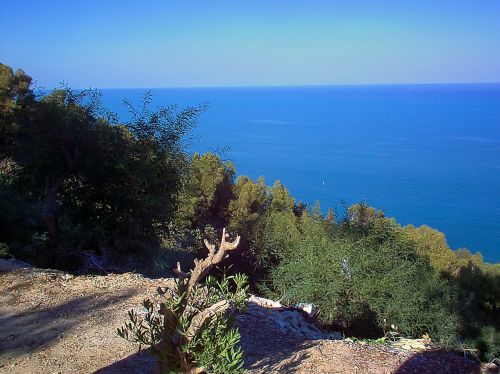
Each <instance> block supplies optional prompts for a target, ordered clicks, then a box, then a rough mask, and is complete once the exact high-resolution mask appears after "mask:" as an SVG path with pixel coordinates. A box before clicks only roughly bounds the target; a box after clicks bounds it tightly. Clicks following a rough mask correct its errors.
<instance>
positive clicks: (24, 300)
mask: <svg viewBox="0 0 500 374" xmlns="http://www.w3.org/2000/svg"><path fill="white" fill-rule="evenodd" d="M3 265H5V262H4V263H3ZM171 281H172V280H169V279H156V280H150V279H146V278H143V277H141V276H139V275H136V274H131V273H127V274H121V275H116V274H113V275H107V276H78V277H72V276H69V275H67V274H64V273H61V272H55V271H48V270H37V269H12V267H9V266H2V264H0V373H23V374H24V373H94V372H97V373H155V372H157V365H156V363H155V360H154V359H153V358H152V357H151V356H150V355H149V354H148V352H140V353H138V352H137V347H136V346H134V345H133V344H131V343H128V342H127V341H125V340H123V339H121V338H119V337H117V336H116V334H115V331H116V328H117V327H119V326H121V325H122V324H123V323H124V322H125V321H126V319H127V311H128V310H129V309H131V308H139V306H140V303H141V302H142V300H143V299H144V298H148V297H149V298H153V297H155V295H156V288H157V287H158V286H166V285H167V284H169V283H170V282H171ZM271 313H274V312H273V311H269V310H252V309H251V311H250V313H248V314H246V315H241V316H238V325H239V328H240V332H241V335H242V341H241V343H242V348H243V350H244V352H245V366H246V368H247V369H248V372H249V373H397V374H407V373H450V374H451V373H453V374H457V373H474V372H478V365H477V364H476V363H475V362H474V361H472V360H469V359H467V358H464V357H463V356H460V355H457V354H454V353H449V352H436V351H426V352H424V353H417V352H411V351H397V350H393V349H388V348H383V347H372V346H369V345H366V344H360V343H352V342H346V341H342V340H337V341H336V340H305V338H304V337H303V336H299V335H297V334H294V333H290V332H289V331H287V330H286V329H283V328H282V327H283V326H277V325H276V323H275V320H276V319H275V318H272V314H271Z"/></svg>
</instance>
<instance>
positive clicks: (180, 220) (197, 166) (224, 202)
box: [175, 152, 235, 227]
mask: <svg viewBox="0 0 500 374" xmlns="http://www.w3.org/2000/svg"><path fill="white" fill-rule="evenodd" d="M234 173H235V171H234V166H233V164H232V163H230V162H224V161H222V160H221V159H220V157H218V156H217V155H216V154H214V153H211V152H207V153H205V154H203V155H200V154H198V153H195V154H194V155H193V157H192V158H191V162H190V164H189V169H188V173H187V175H186V177H185V178H184V180H183V181H182V188H181V190H180V193H179V204H178V211H177V214H176V220H175V223H176V224H177V225H180V226H187V227H202V226H204V225H206V224H212V225H213V224H217V223H218V224H220V225H224V224H225V223H226V221H227V209H228V204H229V201H230V200H231V197H232V191H231V188H232V183H233V177H234ZM217 226H218V225H217Z"/></svg>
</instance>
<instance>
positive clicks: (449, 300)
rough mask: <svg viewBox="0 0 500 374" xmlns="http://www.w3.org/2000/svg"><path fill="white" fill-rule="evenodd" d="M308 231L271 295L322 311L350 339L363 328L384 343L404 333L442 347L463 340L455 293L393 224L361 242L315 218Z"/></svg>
mask: <svg viewBox="0 0 500 374" xmlns="http://www.w3.org/2000/svg"><path fill="white" fill-rule="evenodd" d="M301 225H302V228H301V232H302V237H301V240H300V242H299V243H298V245H296V246H290V247H288V248H283V249H281V250H280V252H279V254H278V256H279V264H278V265H277V267H276V268H274V269H273V270H271V278H270V280H271V282H270V289H271V291H270V292H271V293H273V294H274V295H275V296H276V297H278V296H279V297H283V298H284V300H285V301H287V302H289V303H296V302H311V303H314V304H317V305H318V307H319V313H320V317H321V319H322V320H323V321H324V322H326V323H334V324H339V325H341V326H344V327H345V328H346V330H348V331H353V330H354V331H356V327H357V326H358V327H362V329H363V330H364V334H367V333H368V334H369V335H373V336H377V335H378V336H380V334H383V332H384V330H385V329H387V328H388V326H390V325H396V326H397V328H398V330H399V332H400V333H402V334H404V335H407V336H419V335H421V334H423V333H429V334H431V336H432V337H433V338H435V339H436V340H440V341H442V342H449V341H451V340H453V339H454V338H455V337H456V331H455V329H456V326H457V322H458V321H457V318H456V313H455V311H454V310H453V308H454V303H453V302H454V298H453V292H452V289H451V287H450V285H448V284H446V283H445V282H444V281H441V280H440V279H439V275H438V274H437V272H436V271H435V270H434V269H432V268H431V267H430V265H429V263H428V260H427V259H425V258H421V257H419V256H418V255H417V254H416V253H415V250H414V248H413V247H412V246H411V243H410V242H409V241H407V240H404V239H403V238H402V237H401V235H400V234H399V232H398V228H397V227H393V226H392V225H391V224H390V222H389V223H387V222H386V223H384V224H383V226H384V227H385V228H384V230H381V227H380V226H379V227H377V228H376V229H369V231H367V235H365V236H362V237H359V238H358V237H353V236H349V235H347V236H346V235H344V236H332V235H331V234H329V233H328V232H327V230H326V229H325V225H324V224H323V223H322V222H320V221H318V220H314V219H311V218H303V219H302V220H301ZM367 329H368V331H367ZM370 329H371V331H370ZM370 332H371V334H370Z"/></svg>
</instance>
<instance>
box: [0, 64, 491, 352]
mask: <svg viewBox="0 0 500 374" xmlns="http://www.w3.org/2000/svg"><path fill="white" fill-rule="evenodd" d="M150 99H151V98H150V96H149V95H146V96H145V97H144V103H143V104H144V105H143V106H142V107H140V108H134V107H133V106H131V105H128V104H127V105H128V108H129V110H130V113H131V116H130V117H131V119H130V121H129V122H127V123H121V122H119V121H118V120H117V118H116V116H114V115H113V114H111V113H108V112H107V111H106V110H104V108H103V107H102V106H101V104H100V101H99V95H98V94H97V93H95V92H90V91H83V92H74V91H72V90H70V89H69V88H67V87H62V88H61V89H57V90H54V91H53V92H52V93H50V94H48V95H45V96H43V97H42V96H40V97H39V96H37V95H35V93H34V91H33V90H32V87H31V78H30V77H29V76H27V75H26V74H24V72H22V71H17V72H13V71H12V69H10V68H9V67H8V66H6V65H0V256H2V257H9V256H14V257H16V258H19V259H22V260H25V261H29V262H32V263H34V264H36V265H38V266H45V267H56V268H61V269H65V270H71V271H75V272H78V271H81V272H92V271H93V272H106V271H128V270H136V271H140V272H142V273H144V274H147V275H150V276H155V275H167V274H168V272H169V271H170V269H171V268H172V267H173V266H174V264H175V263H176V262H180V263H181V264H182V265H183V267H184V268H191V267H192V265H193V260H194V259H195V258H200V257H204V255H205V253H206V252H205V250H204V249H203V247H202V244H201V243H202V239H203V238H210V239H211V240H212V241H215V240H216V239H217V238H218V237H219V236H220V232H221V231H222V228H223V227H228V228H229V230H230V231H231V232H233V233H237V234H238V235H240V236H241V242H240V245H239V248H238V251H237V252H236V253H234V254H233V255H232V256H231V260H230V262H229V261H226V262H225V263H222V264H221V266H220V267H221V268H225V269H226V271H229V272H231V273H236V272H244V273H246V274H248V276H249V280H250V284H251V287H252V289H253V291H254V292H260V293H261V294H265V295H270V296H273V297H279V298H283V299H284V300H286V301H287V302H289V303H296V302H312V303H315V304H317V306H318V307H319V313H320V318H321V320H322V322H324V323H325V324H329V325H331V326H332V327H334V328H341V329H343V331H345V332H346V333H347V334H348V335H355V336H364V337H380V336H383V335H384V333H385V332H386V331H387V330H388V328H389V327H388V326H391V325H394V326H397V329H398V331H399V332H400V333H401V334H403V335H405V336H408V337H418V336H421V335H422V334H425V333H428V334H429V335H430V336H431V337H432V338H433V340H434V341H436V342H440V343H442V344H445V345H453V346H467V347H473V348H477V349H478V350H479V351H478V352H479V355H480V357H481V358H482V359H491V358H493V357H498V356H500V344H499V337H498V331H499V324H500V320H499V318H498V315H500V313H499V305H500V265H499V264H495V265H492V264H487V263H484V262H483V260H482V257H481V255H480V254H475V255H473V254H471V253H470V252H469V251H467V250H465V249H464V250H458V251H452V250H451V249H450V248H449V246H448V245H447V243H446V240H445V237H444V235H443V234H442V233H440V232H438V231H436V230H434V229H432V228H430V227H427V226H421V227H414V226H405V227H402V226H400V225H399V224H398V223H397V222H396V221H395V220H394V219H391V218H388V217H385V216H384V214H383V212H381V211H377V210H376V209H374V208H371V207H369V206H367V205H365V204H362V203H360V204H357V205H354V206H352V207H350V208H346V209H337V210H336V211H334V210H332V209H329V210H328V211H327V212H326V213H325V214H323V213H322V212H321V209H320V206H319V204H317V205H316V206H314V207H309V206H307V205H305V204H303V203H300V202H297V201H295V200H294V199H293V197H292V196H290V194H289V192H288V191H287V189H286V188H285V187H284V186H283V185H282V184H280V183H279V182H278V181H277V182H275V183H274V184H273V185H272V186H267V185H266V183H265V181H264V179H263V178H261V179H259V180H257V181H254V180H252V179H250V178H247V177H244V176H239V177H238V178H235V175H236V172H235V168H234V166H233V165H232V164H231V163H230V162H226V161H223V160H222V159H221V157H220V156H219V155H217V154H214V153H206V154H202V155H201V154H194V155H189V154H187V153H186V142H187V141H188V140H189V134H190V130H191V128H192V127H193V126H194V124H195V122H196V119H197V117H198V116H199V115H200V113H201V112H202V111H203V110H204V108H203V107H194V108H187V109H183V110H179V109H177V108H176V107H165V108H157V109H152V108H151V103H150ZM216 273H217V271H216Z"/></svg>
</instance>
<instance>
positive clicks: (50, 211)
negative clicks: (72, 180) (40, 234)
mask: <svg viewBox="0 0 500 374" xmlns="http://www.w3.org/2000/svg"><path fill="white" fill-rule="evenodd" d="M61 180H62V178H59V179H58V180H57V181H56V182H55V183H54V184H53V185H52V186H50V187H47V188H46V190H45V206H44V211H43V215H44V220H45V225H46V226H47V231H48V232H49V237H50V239H51V240H56V239H57V238H58V237H59V234H60V232H61V230H60V227H59V221H58V219H57V195H58V194H59V189H60V187H61ZM47 186H48V184H47Z"/></svg>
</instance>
